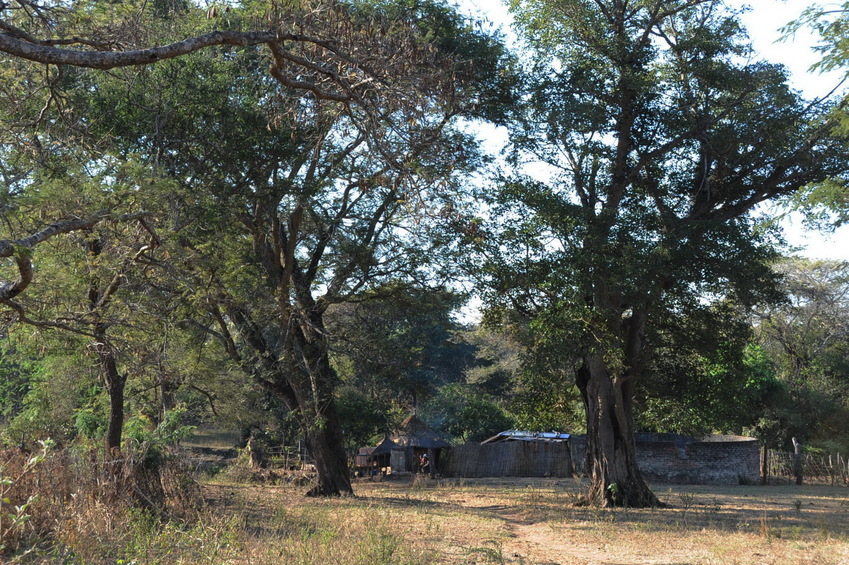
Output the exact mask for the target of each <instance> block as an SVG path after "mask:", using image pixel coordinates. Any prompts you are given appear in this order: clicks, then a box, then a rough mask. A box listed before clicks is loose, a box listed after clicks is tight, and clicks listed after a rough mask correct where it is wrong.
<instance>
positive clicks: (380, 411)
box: [336, 386, 389, 451]
mask: <svg viewBox="0 0 849 565" xmlns="http://www.w3.org/2000/svg"><path fill="white" fill-rule="evenodd" d="M336 394H337V396H336V410H337V412H338V413H339V423H340V426H341V428H342V435H343V436H344V438H345V447H346V449H348V450H349V451H353V450H356V449H359V448H360V447H362V446H364V445H373V444H375V443H376V442H377V441H379V437H380V436H382V435H383V434H384V433H386V432H387V431H388V428H389V426H388V421H387V420H388V418H387V412H388V408H387V406H386V405H385V404H382V403H380V402H378V401H377V400H375V399H374V398H371V397H369V396H368V395H366V394H365V393H363V392H362V391H360V390H358V389H357V388H354V387H350V386H344V387H341V388H340V389H339V390H338V391H337V393H336Z"/></svg>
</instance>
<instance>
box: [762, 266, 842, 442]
mask: <svg viewBox="0 0 849 565" xmlns="http://www.w3.org/2000/svg"><path fill="white" fill-rule="evenodd" d="M777 270H778V272H780V273H781V274H782V290H783V291H784V292H785V293H786V296H787V299H786V300H785V301H783V302H782V303H779V304H777V305H774V306H772V307H769V308H763V309H760V310H759V311H758V312H757V317H756V323H757V326H756V330H757V336H758V340H759V343H760V344H761V347H763V350H764V351H765V353H766V354H767V355H768V357H769V359H770V361H771V362H772V364H773V365H774V367H775V372H776V374H777V376H778V378H780V379H781V381H782V383H784V386H785V387H786V390H787V395H788V398H787V401H786V402H785V403H783V404H779V405H778V406H776V407H775V410H774V411H773V413H772V414H769V415H767V416H765V418H764V419H763V422H761V424H760V426H761V427H762V428H763V430H764V432H763V433H764V436H765V438H766V439H768V440H769V441H770V442H771V443H772V444H773V446H774V447H777V448H783V449H787V448H788V445H790V438H792V437H797V438H798V439H799V440H800V441H802V442H805V443H808V442H813V443H818V442H820V443H821V442H829V441H830V442H837V444H838V445H839V446H845V445H846V444H847V442H849V438H847V437H846V432H845V426H844V425H843V424H842V422H844V421H845V418H846V417H847V410H849V406H847V403H846V393H847V386H849V363H847V359H849V264H847V263H845V262H840V261H820V260H809V259H799V258H794V259H785V260H783V261H782V262H781V263H779V264H778V267H777Z"/></svg>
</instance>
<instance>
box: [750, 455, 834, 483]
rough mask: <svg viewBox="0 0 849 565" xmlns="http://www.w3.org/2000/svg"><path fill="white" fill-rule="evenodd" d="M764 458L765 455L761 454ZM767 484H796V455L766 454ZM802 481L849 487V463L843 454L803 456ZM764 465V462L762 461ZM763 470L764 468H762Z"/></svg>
mask: <svg viewBox="0 0 849 565" xmlns="http://www.w3.org/2000/svg"><path fill="white" fill-rule="evenodd" d="M761 457H763V454H761ZM766 458H767V461H766V463H767V465H766V474H767V477H766V479H767V482H769V483H771V484H778V483H784V482H787V483H794V482H796V472H795V462H794V454H793V453H792V452H789V451H773V450H769V451H767V454H766ZM801 458H802V481H803V482H804V483H807V484H825V485H846V486H849V461H847V459H846V456H845V455H843V454H841V453H834V454H831V455H810V454H802V455H801ZM761 462H762V463H763V461H761ZM761 468H762V469H763V466H762V467H761Z"/></svg>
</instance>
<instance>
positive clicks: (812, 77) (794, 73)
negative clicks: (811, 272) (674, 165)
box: [458, 0, 849, 261]
mask: <svg viewBox="0 0 849 565" xmlns="http://www.w3.org/2000/svg"><path fill="white" fill-rule="evenodd" d="M828 1H829V0H823V3H828ZM728 2H729V4H731V5H736V6H741V7H742V6H744V5H745V6H748V7H749V8H750V11H749V12H748V13H746V14H744V15H743V17H742V20H743V24H744V25H745V27H746V28H747V29H748V31H749V36H750V37H751V39H752V43H753V46H754V48H755V49H756V50H757V51H758V53H759V54H760V56H761V58H764V59H767V60H769V61H772V62H777V63H782V64H784V65H785V66H786V67H787V68H788V69H789V70H790V72H791V83H792V85H793V86H794V87H795V88H798V89H799V90H801V91H803V92H804V94H805V95H806V96H807V97H808V98H814V97H818V96H823V95H825V94H827V93H828V92H830V91H831V90H832V89H833V88H835V86H836V85H838V84H839V82H840V78H841V77H840V76H839V75H838V74H837V73H831V74H827V75H821V74H818V73H811V72H809V69H810V67H811V65H813V64H814V63H815V62H816V61H817V60H818V58H819V55H818V54H817V53H816V52H815V51H814V50H813V46H814V45H815V42H816V38H815V37H813V36H812V34H811V33H810V32H808V31H804V30H803V31H801V32H799V33H797V34H796V35H795V36H794V37H792V38H789V39H787V40H784V41H781V36H782V33H781V31H780V29H781V28H782V27H783V26H785V25H786V24H787V23H788V22H790V21H792V20H794V19H796V18H798V17H799V15H800V14H801V13H802V11H803V10H804V9H805V8H807V7H808V6H809V5H811V4H812V2H811V1H810V0H748V1H746V2H739V1H734V0H728ZM832 3H833V0H832ZM458 4H459V5H460V6H461V9H463V8H464V9H467V10H468V11H469V12H470V13H472V14H474V15H475V16H476V17H477V18H485V19H488V20H490V21H492V22H494V23H495V24H496V25H504V26H506V24H507V23H509V21H510V16H509V13H508V11H507V7H506V6H505V5H504V4H503V3H502V2H501V1H500V0H458ZM801 219H802V218H801V216H799V215H798V214H797V215H795V216H792V217H791V218H790V219H788V220H787V221H785V222H783V224H782V225H783V226H784V228H785V236H786V238H787V241H788V243H790V244H791V245H793V246H794V247H798V248H799V252H800V253H801V254H803V255H805V256H808V257H811V258H816V259H839V260H845V261H849V226H845V227H843V228H841V229H838V230H836V231H835V232H834V233H833V234H823V233H819V232H808V231H805V229H804V227H803V226H802V222H801Z"/></svg>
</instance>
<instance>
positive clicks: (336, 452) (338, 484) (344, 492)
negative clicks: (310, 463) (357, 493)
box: [306, 402, 354, 496]
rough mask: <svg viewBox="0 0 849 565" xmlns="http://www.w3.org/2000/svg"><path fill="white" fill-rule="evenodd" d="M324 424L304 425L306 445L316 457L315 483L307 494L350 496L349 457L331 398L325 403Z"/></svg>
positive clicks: (351, 488)
mask: <svg viewBox="0 0 849 565" xmlns="http://www.w3.org/2000/svg"><path fill="white" fill-rule="evenodd" d="M321 423H322V424H323V426H322V427H321V428H318V426H317V425H315V424H313V425H312V426H309V425H307V426H306V428H307V429H306V442H307V449H308V450H309V452H310V455H312V457H313V459H314V460H315V468H316V472H317V474H318V484H317V485H316V486H315V487H313V488H312V489H310V491H309V492H307V496H353V494H354V489H353V487H352V486H351V476H350V473H349V470H348V461H347V458H346V457H345V450H344V447H343V444H342V436H341V434H340V433H339V419H338V417H337V415H336V408H335V406H334V405H333V403H332V402H331V403H330V404H329V405H327V406H326V407H325V410H324V421H323V422H321Z"/></svg>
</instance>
